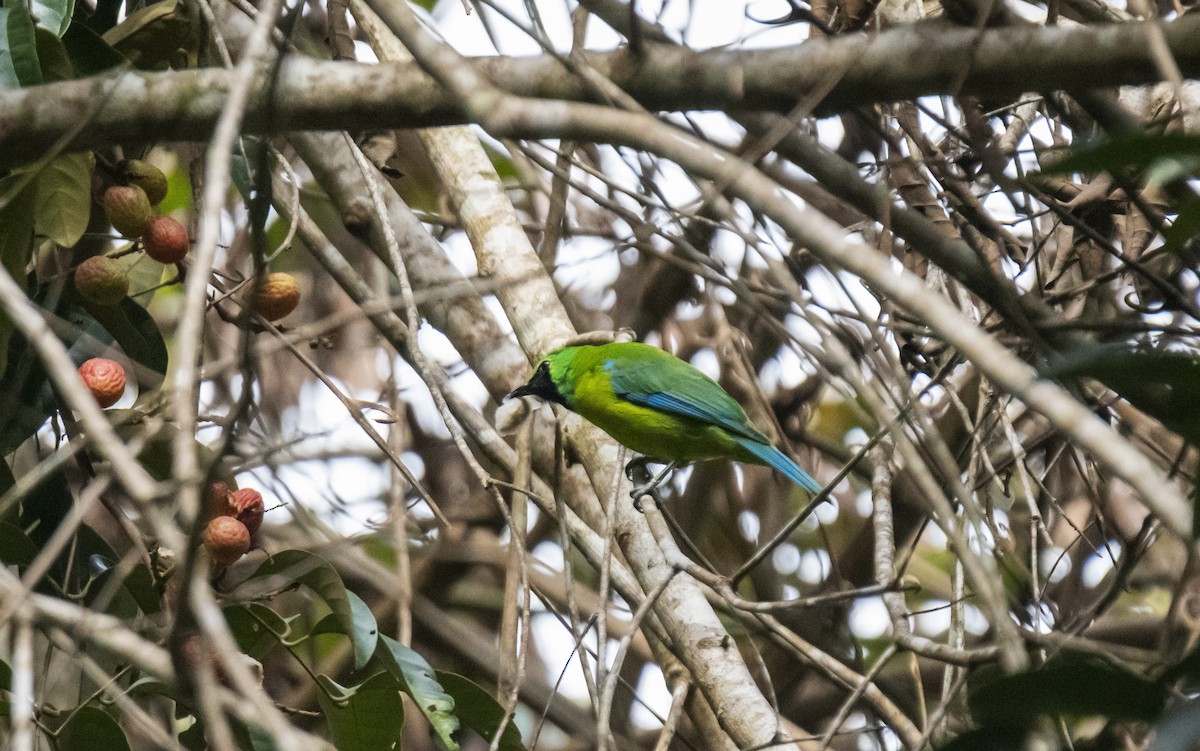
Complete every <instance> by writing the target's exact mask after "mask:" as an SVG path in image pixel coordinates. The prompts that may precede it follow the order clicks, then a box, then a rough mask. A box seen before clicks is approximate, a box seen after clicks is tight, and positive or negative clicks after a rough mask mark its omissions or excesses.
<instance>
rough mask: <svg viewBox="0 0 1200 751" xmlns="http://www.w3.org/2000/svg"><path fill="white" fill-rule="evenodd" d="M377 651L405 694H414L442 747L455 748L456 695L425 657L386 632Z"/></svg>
mask: <svg viewBox="0 0 1200 751" xmlns="http://www.w3.org/2000/svg"><path fill="white" fill-rule="evenodd" d="M376 654H377V655H378V656H379V661H380V663H382V664H383V666H384V668H386V669H387V671H388V672H389V673H391V674H392V676H393V677H395V678H396V680H398V681H400V684H401V685H402V686H403V687H404V691H405V693H407V694H408V695H409V696H411V697H412V700H413V703H414V704H416V705H417V707H418V708H419V709H420V710H421V713H422V714H424V715H425V718H426V719H428V720H429V724H430V726H431V727H432V728H433V731H434V732H435V733H436V734H437V738H438V741H439V743H440V744H441V746H442V748H445V749H448V751H456V749H457V748H458V742H457V741H455V740H454V733H456V732H458V728H459V721H458V717H457V716H456V715H455V713H454V697H452V696H450V694H448V693H446V691H445V689H443V688H442V684H440V683H438V679H437V676H436V674H435V673H434V671H433V668H432V667H431V666H430V665H429V663H428V662H426V661H425V658H424V657H422V656H421V655H420V653H418V652H416V651H415V650H413V649H410V648H408V647H406V646H404V645H403V644H401V643H400V642H398V641H396V640H395V639H392V638H390V637H389V636H387V635H386V634H381V635H380V636H379V650H378V651H377V652H376Z"/></svg>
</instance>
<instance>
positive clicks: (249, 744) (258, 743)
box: [231, 719, 279, 751]
mask: <svg viewBox="0 0 1200 751" xmlns="http://www.w3.org/2000/svg"><path fill="white" fill-rule="evenodd" d="M231 725H232V729H233V736H234V739H235V740H237V744H238V747H239V748H241V749H243V751H279V746H277V745H275V739H274V738H273V737H272V736H271V734H270V733H268V732H267V731H266V730H264V729H263V728H262V727H261V726H259V725H246V724H243V723H241V722H239V721H238V720H236V719H235V720H234V721H233V722H232V723H231Z"/></svg>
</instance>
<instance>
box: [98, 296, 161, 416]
mask: <svg viewBox="0 0 1200 751" xmlns="http://www.w3.org/2000/svg"><path fill="white" fill-rule="evenodd" d="M87 310H88V312H89V313H90V314H91V315H92V317H94V318H95V319H96V321H97V322H98V323H99V324H100V325H101V326H103V327H104V330H105V331H107V332H108V333H109V334H110V335H111V336H112V338H113V340H114V341H115V342H116V343H117V344H119V345H121V349H122V350H124V351H125V354H126V355H128V356H129V358H130V359H131V360H133V361H134V363H135V364H137V365H140V366H142V367H138V368H135V369H134V372H133V373H132V375H133V377H134V380H136V382H137V385H138V389H139V391H140V392H141V393H149V392H151V391H154V390H155V389H157V388H158V387H160V386H162V383H163V379H165V378H166V374H167V357H168V355H167V345H166V344H165V343H164V342H163V338H162V332H161V331H159V330H158V323H156V322H155V320H154V318H152V317H151V316H150V314H149V313H148V312H146V309H145V308H143V307H142V306H141V305H139V304H138V303H136V302H134V301H133V300H132V299H130V298H128V297H127V298H125V299H124V300H122V301H121V302H120V303H119V304H117V305H111V306H95V307H93V306H88V308H87Z"/></svg>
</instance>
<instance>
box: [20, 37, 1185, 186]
mask: <svg viewBox="0 0 1200 751" xmlns="http://www.w3.org/2000/svg"><path fill="white" fill-rule="evenodd" d="M1145 33H1146V32H1145V28H1144V24H1141V23H1125V24H1110V25H1103V26H1091V27H1082V28H1080V27H1075V28H1066V27H1028V28H1026V27H1021V28H1004V29H991V30H985V31H976V30H974V29H966V28H958V27H953V26H946V25H943V24H941V23H937V22H929V23H919V24H913V25H910V26H905V27H903V28H898V29H895V30H892V31H888V32H884V33H882V34H878V35H877V36H874V37H871V38H867V37H862V36H846V37H838V38H835V39H818V40H812V41H808V42H805V43H803V44H800V45H795V46H791V47H781V48H778V49H769V50H740V51H731V50H711V51H705V52H695V51H691V50H688V49H685V48H681V47H674V46H668V45H662V44H646V45H644V48H643V50H642V54H641V55H639V56H637V57H636V58H635V57H633V56H631V55H630V54H629V53H628V52H627V51H625V50H618V51H616V52H607V53H598V54H597V53H593V54H587V55H586V58H587V61H588V63H589V65H591V66H593V67H594V68H595V69H596V70H597V71H598V72H599V73H601V74H602V75H604V76H606V77H608V78H610V79H611V80H612V81H613V82H615V83H616V84H617V85H618V86H620V87H621V88H622V89H624V90H625V91H627V92H629V93H630V94H631V95H632V96H633V97H634V98H636V99H637V100H638V101H639V102H640V103H641V104H642V105H643V106H645V107H646V108H648V109H651V110H677V109H723V108H738V109H743V110H774V111H778V112H787V111H789V110H790V109H791V108H792V107H794V106H795V104H796V102H797V101H799V100H801V99H803V98H804V97H805V96H807V95H808V94H809V93H810V92H812V91H813V90H814V89H816V88H818V87H821V86H824V85H826V83H827V82H828V80H829V79H830V77H831V76H835V75H836V76H840V79H839V80H838V83H837V85H836V86H834V87H833V89H832V90H831V91H830V92H829V94H828V95H827V96H826V97H825V98H824V99H823V100H822V103H821V104H820V106H818V107H817V109H816V112H817V113H818V114H830V113H833V112H837V111H842V110H846V109H849V108H852V107H856V106H860V105H864V104H869V103H872V102H882V101H898V100H906V99H912V98H915V97H918V96H923V95H929V94H986V95H988V96H989V97H1004V96H1010V95H1011V96H1018V95H1020V94H1022V93H1024V92H1026V91H1028V90H1029V88H1030V85H1031V83H1032V82H1037V83H1038V85H1039V86H1041V88H1042V89H1043V90H1045V91H1050V90H1060V89H1063V90H1082V89H1089V88H1095V87H1105V86H1118V85H1124V84H1145V83H1153V82H1157V81H1159V80H1160V78H1161V76H1160V73H1159V71H1158V69H1157V67H1156V66H1155V63H1154V59H1153V57H1152V55H1151V54H1150V52H1149V50H1148V49H1147V47H1146V43H1145V39H1146V37H1145ZM1163 34H1164V36H1165V38H1166V42H1167V45H1168V47H1169V48H1170V51H1171V54H1172V55H1173V56H1174V58H1175V60H1176V62H1177V63H1178V64H1179V68H1180V71H1181V72H1182V73H1183V75H1185V76H1197V75H1200V17H1197V16H1187V17H1184V18H1181V19H1179V20H1177V21H1175V22H1173V23H1170V24H1166V25H1165V26H1164V27H1163ZM966 64H970V65H971V68H970V70H969V71H968V72H967V74H966V76H965V77H963V73H962V69H963V66H964V65H966ZM475 65H476V69H477V70H478V72H480V73H482V74H484V75H485V76H486V77H487V78H488V79H490V80H491V81H492V82H493V83H494V84H495V85H496V86H498V87H499V88H500V89H502V90H504V91H505V92H507V93H510V94H515V95H518V96H523V97H532V98H538V99H568V100H576V101H578V100H583V99H586V98H587V93H586V92H587V88H586V85H585V84H584V83H583V82H581V81H580V80H578V78H576V77H575V76H572V75H571V74H570V73H569V72H567V71H566V70H565V69H563V67H562V66H561V65H560V64H559V63H558V61H556V60H555V59H554V58H552V57H549V56H540V57H528V58H480V59H477V60H476V61H475ZM275 73H276V71H275V70H274V69H273V67H272V66H271V65H269V64H268V65H264V66H262V67H260V69H259V72H258V76H257V78H256V81H255V85H254V88H253V93H252V95H251V97H250V101H251V104H250V106H249V108H248V110H247V111H246V116H245V122H244V128H245V132H246V133H281V132H285V131H296V130H346V129H349V130H354V129H367V128H390V127H400V128H413V127H423V126H432V125H446V124H451V123H462V122H465V121H466V120H467V118H466V116H465V114H464V110H463V109H462V107H461V105H460V103H459V102H458V101H456V99H455V97H454V96H453V94H452V93H451V92H449V91H446V90H444V89H443V88H442V87H441V86H439V85H438V84H437V83H436V82H435V81H434V80H433V79H432V78H430V77H429V76H427V75H425V74H424V73H423V72H422V71H421V69H420V67H419V66H417V65H416V64H413V63H400V64H392V65H360V64H356V63H344V62H326V61H318V60H313V59H311V58H307V57H302V56H299V55H293V56H291V57H289V59H288V60H287V61H285V62H284V64H283V65H282V66H281V68H280V69H279V70H278V74H277V75H275ZM960 79H961V80H960ZM232 80H233V74H232V72H231V71H227V70H219V69H204V70H195V71H183V72H175V71H172V72H165V73H144V72H130V71H124V72H120V73H113V74H108V75H104V76H96V77H92V78H86V79H82V80H77V81H65V82H61V83H54V84H48V85H45V86H35V87H31V88H25V89H19V90H17V91H12V92H8V93H5V94H4V95H3V96H0V167H12V166H15V165H19V164H24V163H28V162H30V161H32V160H33V158H34V156H35V155H37V154H40V153H44V151H45V150H46V149H48V148H50V147H52V146H53V145H54V144H55V143H56V142H57V141H58V140H59V139H60V138H63V137H64V135H66V134H70V133H71V132H72V130H73V129H78V131H79V132H77V133H74V135H73V136H71V137H69V138H67V139H66V143H65V148H66V149H67V150H75V149H86V148H93V147H97V146H101V145H105V144H112V143H126V144H129V143H136V142H154V141H164V140H176V141H189V140H207V139H208V137H209V135H210V134H211V132H212V129H213V127H214V125H215V123H216V121H217V117H218V115H219V113H220V111H221V107H222V105H223V103H224V102H225V99H226V97H227V95H228V94H229V91H230V87H231V85H232ZM960 84H961V85H960ZM97 99H101V100H103V102H102V103H101V104H99V105H97V103H96V102H97ZM93 110H94V114H93V116H92V121H91V123H90V125H89V126H88V127H85V128H79V113H81V112H92V111H93Z"/></svg>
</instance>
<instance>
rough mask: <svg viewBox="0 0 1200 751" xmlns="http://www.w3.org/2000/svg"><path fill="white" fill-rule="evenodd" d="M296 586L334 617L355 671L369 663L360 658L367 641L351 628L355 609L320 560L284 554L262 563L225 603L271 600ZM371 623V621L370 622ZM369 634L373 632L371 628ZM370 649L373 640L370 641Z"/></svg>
mask: <svg viewBox="0 0 1200 751" xmlns="http://www.w3.org/2000/svg"><path fill="white" fill-rule="evenodd" d="M296 584H303V585H304V586H306V587H308V588H309V589H311V590H312V591H313V592H315V593H316V594H317V595H319V596H320V597H321V599H322V600H324V601H325V604H326V605H328V606H329V609H330V610H332V611H333V614H334V615H335V616H336V617H337V620H338V623H339V624H340V625H341V633H343V634H346V635H347V636H349V637H350V640H351V643H352V644H353V645H354V654H355V660H354V662H355V667H356V668H359V667H362V666H363V665H365V664H366V661H367V659H370V655H371V653H370V652H368V653H367V659H363V658H362V654H363V651H364V647H363V645H360V643H359V642H360V640H362V639H365V638H371V637H369V636H367V634H366V632H365V630H364V631H361V632H360V631H359V629H357V628H356V625H355V609H354V606H353V605H352V604H351V602H350V597H349V593H348V592H347V591H346V585H345V584H343V583H342V577H340V576H338V573H337V570H335V569H334V568H333V566H331V565H330V564H329V562H328V561H326V560H325V559H324V558H321V557H320V556H317V555H313V554H312V553H309V552H308V551H305V550H284V551H281V552H279V553H276V554H275V555H273V556H271V557H270V558H268V559H267V560H265V561H263V563H262V565H261V566H259V567H258V570H257V571H255V572H254V573H253V574H251V575H250V577H249V578H247V579H246V580H245V581H243V582H242V583H241V584H238V585H237V586H236V587H234V589H233V591H231V592H230V593H229V594H228V595H227V597H226V599H227V600H229V601H232V602H238V601H242V602H246V601H254V600H264V599H267V598H269V597H273V596H275V595H277V594H279V593H280V592H283V591H284V590H286V589H290V588H291V587H293V586H295V585H296ZM371 621H372V622H373V621H374V617H372V618H371ZM359 623H360V624H364V625H365V624H366V620H365V618H363V617H362V616H361V615H360V616H359ZM370 630H372V631H373V630H374V626H373V625H372V628H371V629H370ZM371 644H372V648H373V644H374V642H373V640H372V641H371Z"/></svg>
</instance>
